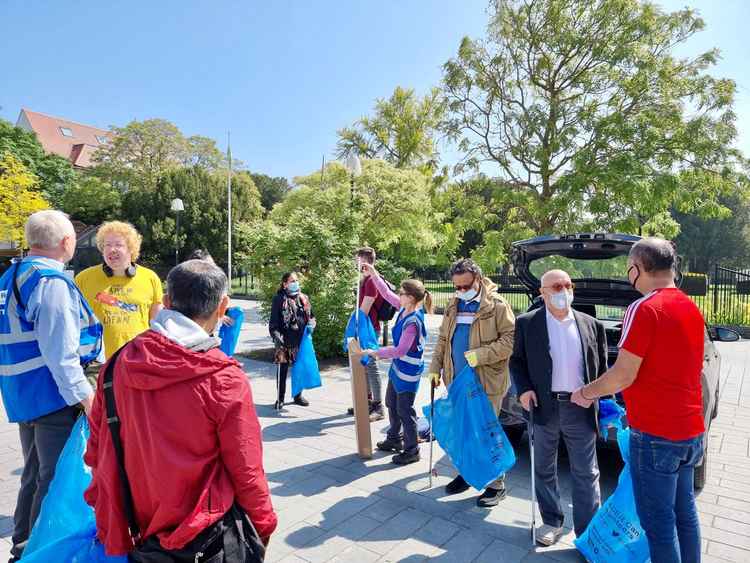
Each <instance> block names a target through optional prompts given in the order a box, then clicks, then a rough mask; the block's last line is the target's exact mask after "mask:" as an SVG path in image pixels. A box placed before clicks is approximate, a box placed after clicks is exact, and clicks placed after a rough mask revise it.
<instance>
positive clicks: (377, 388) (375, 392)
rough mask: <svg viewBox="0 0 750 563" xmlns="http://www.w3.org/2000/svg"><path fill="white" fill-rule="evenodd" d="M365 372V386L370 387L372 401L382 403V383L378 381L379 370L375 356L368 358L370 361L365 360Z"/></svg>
mask: <svg viewBox="0 0 750 563" xmlns="http://www.w3.org/2000/svg"><path fill="white" fill-rule="evenodd" d="M365 373H366V374H367V386H368V387H369V388H370V394H371V395H372V401H373V402H374V403H382V402H383V384H382V383H381V381H380V370H379V369H378V362H377V361H376V360H375V358H370V361H369V362H367V365H366V366H365Z"/></svg>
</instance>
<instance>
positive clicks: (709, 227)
mask: <svg viewBox="0 0 750 563" xmlns="http://www.w3.org/2000/svg"><path fill="white" fill-rule="evenodd" d="M721 203H722V205H724V206H725V207H727V208H728V209H729V210H731V213H732V214H731V216H729V217H726V218H719V219H704V218H702V217H699V216H696V215H693V214H686V213H679V212H676V213H675V217H676V218H677V220H678V221H679V223H680V227H681V230H680V234H679V236H678V237H677V239H676V242H677V249H678V251H679V253H680V254H682V255H684V256H686V257H687V260H688V264H687V265H688V266H689V267H690V270H691V271H694V272H711V269H712V268H713V266H714V265H715V264H721V265H722V266H727V267H735V268H747V267H748V266H750V201H748V187H747V186H741V187H740V189H738V190H737V191H736V193H735V194H733V195H730V196H724V197H723V198H722V199H721Z"/></svg>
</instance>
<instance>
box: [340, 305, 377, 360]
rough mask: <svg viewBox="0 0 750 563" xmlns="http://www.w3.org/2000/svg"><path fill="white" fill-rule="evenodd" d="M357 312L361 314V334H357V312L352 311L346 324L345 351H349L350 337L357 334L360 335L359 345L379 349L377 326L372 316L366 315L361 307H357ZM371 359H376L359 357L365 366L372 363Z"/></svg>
mask: <svg viewBox="0 0 750 563" xmlns="http://www.w3.org/2000/svg"><path fill="white" fill-rule="evenodd" d="M356 314H357V315H358V316H359V335H357V329H356V327H355V322H354V315H355V313H352V314H351V316H350V317H349V323H348V324H347V325H346V330H345V331H344V352H348V351H349V345H348V341H349V339H350V338H354V337H355V336H359V346H360V348H362V349H363V350H365V349H368V348H369V349H372V350H377V349H378V348H379V345H378V334H377V333H376V332H375V328H374V327H373V326H372V321H371V320H370V317H368V316H367V315H365V314H364V313H363V312H362V310H361V309H357V311H356ZM371 360H372V361H375V360H373V359H372V358H371V357H370V356H362V357H361V358H360V359H359V362H360V363H361V364H362V365H363V366H366V365H367V364H369V363H370V361H371Z"/></svg>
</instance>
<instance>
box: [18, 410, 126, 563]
mask: <svg viewBox="0 0 750 563" xmlns="http://www.w3.org/2000/svg"><path fill="white" fill-rule="evenodd" d="M88 437H89V425H88V420H87V419H86V417H85V416H82V417H81V418H79V419H78V422H76V424H75V426H74V427H73V431H72V432H71V433H70V438H68V441H67V443H66V444H65V447H64V448H63V451H62V453H61V454H60V458H59V459H58V461H57V466H56V467H55V477H54V479H53V480H52V483H50V486H49V489H48V491H47V495H46V496H45V497H44V501H42V508H41V511H40V513H39V517H38V518H37V521H36V524H34V528H33V529H32V530H31V537H30V538H29V542H28V544H27V545H26V549H24V552H23V558H22V559H21V561H23V563H49V562H50V561H61V562H62V561H65V562H66V563H68V562H69V563H127V557H124V556H123V557H113V556H108V555H106V554H105V553H104V546H103V545H102V544H101V543H99V541H98V540H97V539H96V520H95V518H94V509H93V508H91V507H90V506H89V505H88V504H86V501H84V500H83V492H84V491H85V490H86V489H87V488H88V486H89V484H90V483H91V469H90V468H89V467H87V466H86V465H85V464H84V463H83V454H84V452H85V451H86V442H87V440H88Z"/></svg>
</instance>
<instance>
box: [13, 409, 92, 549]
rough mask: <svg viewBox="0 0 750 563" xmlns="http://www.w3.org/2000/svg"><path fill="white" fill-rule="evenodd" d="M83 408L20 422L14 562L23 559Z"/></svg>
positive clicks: (63, 410)
mask: <svg viewBox="0 0 750 563" xmlns="http://www.w3.org/2000/svg"><path fill="white" fill-rule="evenodd" d="M80 414H81V409H79V408H78V407H77V406H76V407H65V408H63V409H60V410H59V411H55V412H52V413H50V414H47V415H44V416H40V417H39V418H37V419H34V420H32V421H29V422H20V423H19V424H18V433H19V435H20V437H21V450H22V451H23V473H22V474H21V489H20V490H19V491H18V500H17V502H16V511H15V513H14V514H13V548H12V549H11V555H12V556H13V557H12V558H11V561H17V560H18V559H20V557H21V555H22V553H23V549H24V547H26V542H27V541H28V539H29V535H30V534H31V528H32V527H33V526H34V522H36V519H37V516H39V510H40V508H41V505H42V500H44V496H45V495H46V494H47V489H48V488H49V484H50V483H51V482H52V478H53V477H54V476H55V466H56V465H57V459H58V458H59V457H60V453H61V452H62V450H63V448H64V447H65V443H66V442H67V441H68V437H70V431H71V430H72V429H73V426H74V425H75V423H76V420H77V419H78V416H79V415H80Z"/></svg>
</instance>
